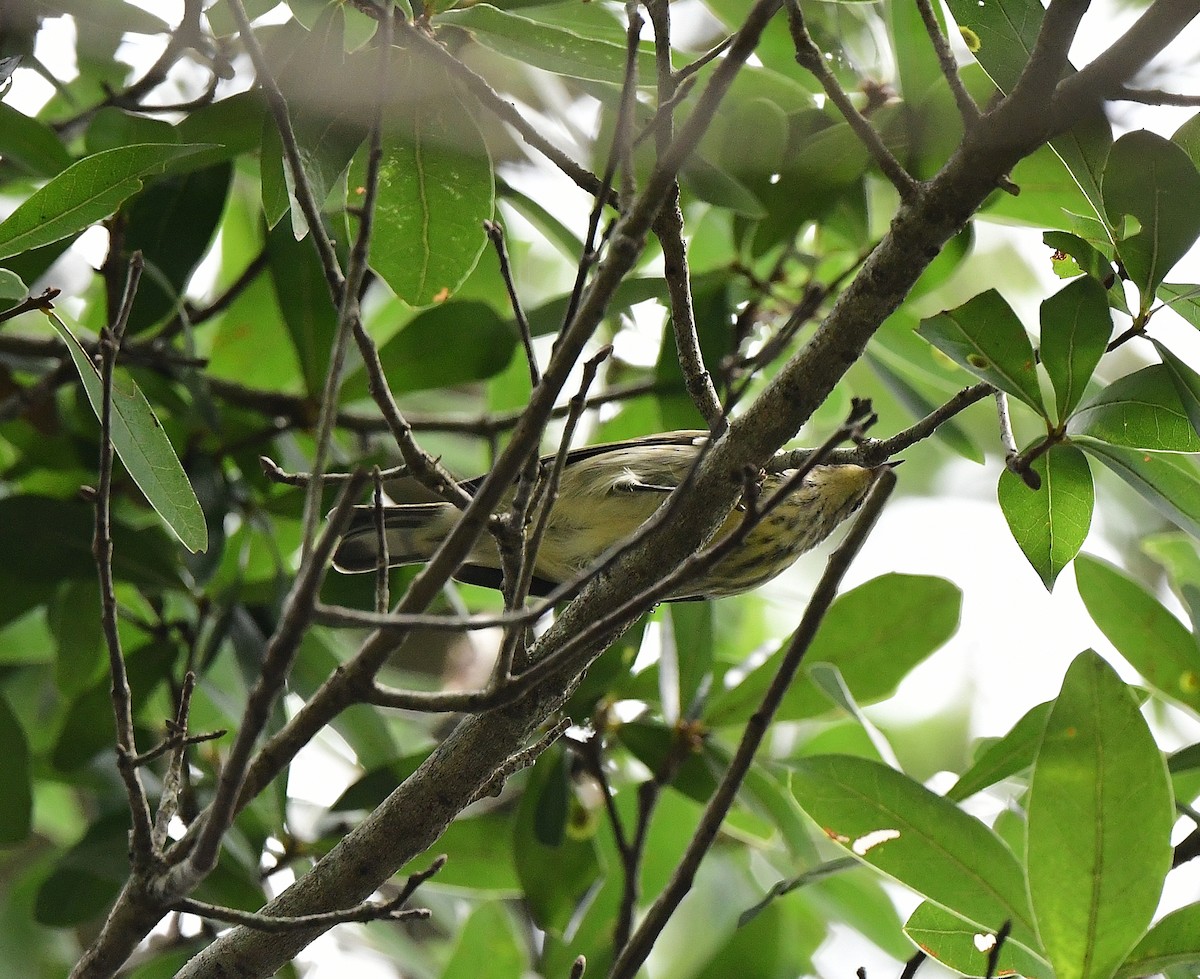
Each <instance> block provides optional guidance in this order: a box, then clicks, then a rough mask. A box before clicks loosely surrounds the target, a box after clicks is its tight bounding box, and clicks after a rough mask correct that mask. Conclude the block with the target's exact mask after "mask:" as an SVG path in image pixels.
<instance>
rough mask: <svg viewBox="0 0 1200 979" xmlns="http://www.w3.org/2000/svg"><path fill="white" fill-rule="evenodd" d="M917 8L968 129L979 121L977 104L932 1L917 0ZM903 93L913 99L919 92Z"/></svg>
mask: <svg viewBox="0 0 1200 979" xmlns="http://www.w3.org/2000/svg"><path fill="white" fill-rule="evenodd" d="M917 10H919V11H920V12H921V20H922V22H923V23H924V24H925V31H926V33H927V34H928V35H929V40H930V42H931V43H932V44H933V50H934V52H935V53H936V54H937V59H938V64H939V65H940V66H941V69H942V75H944V76H945V78H946V83H947V84H948V85H949V86H950V91H951V92H953V93H954V101H955V103H956V104H957V105H958V112H959V115H961V116H962V119H963V125H964V126H966V127H967V128H968V129H970V128H971V127H972V126H973V125H975V123H976V122H978V121H979V116H980V112H979V106H977V105H976V104H975V100H974V99H973V98H971V94H970V93H969V92H968V91H967V89H966V86H964V85H963V83H962V78H960V77H959V74H958V62H957V61H955V60H954V52H953V51H951V50H950V42H949V41H948V40H947V39H946V35H945V34H943V33H942V25H941V24H939V23H938V20H937V15H936V14H935V13H934V10H933V3H932V2H931V0H917ZM904 95H905V97H906V98H908V99H909V100H911V101H915V100H916V99H917V97H918V96H919V95H920V93H919V92H905V93H904Z"/></svg>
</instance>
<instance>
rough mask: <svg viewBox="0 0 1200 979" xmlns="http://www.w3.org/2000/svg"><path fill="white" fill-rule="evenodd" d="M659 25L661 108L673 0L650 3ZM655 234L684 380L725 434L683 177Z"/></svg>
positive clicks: (661, 124)
mask: <svg viewBox="0 0 1200 979" xmlns="http://www.w3.org/2000/svg"><path fill="white" fill-rule="evenodd" d="M646 9H647V11H648V12H649V14H650V23H651V24H652V25H653V26H654V58H655V65H656V68H657V74H658V78H657V84H658V103H659V106H660V109H661V107H662V106H663V105H664V104H667V103H670V102H671V100H672V99H673V98H674V97H675V94H676V86H677V85H678V84H679V82H678V80H677V77H676V76H675V75H674V73H673V72H672V70H671V9H670V4H669V3H668V2H667V0H651V2H650V3H648V4H647V6H646ZM654 133H655V140H656V143H657V147H658V151H659V152H662V151H664V150H665V149H666V148H667V147H668V146H669V145H670V144H671V139H672V138H673V136H674V134H675V126H674V120H673V118H672V116H671V113H670V112H669V111H668V112H662V111H660V112H659V113H658V114H657V115H656V117H655V121H654ZM652 229H653V232H654V237H655V238H657V239H658V243H659V245H660V246H661V247H662V251H663V278H664V279H665V280H666V283H667V292H668V295H669V296H670V300H671V329H672V331H673V333H674V335H675V349H676V351H677V352H678V355H679V367H680V369H681V370H682V372H683V383H684V386H685V387H686V388H687V392H688V395H689V396H690V397H691V399H692V403H693V404H694V405H695V406H696V409H697V410H698V411H699V412H700V416H701V417H702V418H703V419H704V422H705V424H706V425H708V427H709V430H710V431H711V432H712V433H713V434H714V435H720V434H721V432H723V431H724V429H725V413H724V411H723V410H722V408H721V398H720V396H719V395H718V394H717V389H716V387H715V386H714V385H713V381H712V375H711V374H710V373H709V372H708V369H707V368H706V367H705V365H704V352H703V351H702V350H701V348H700V337H699V335H698V334H697V332H696V310H695V304H694V303H693V302H692V276H691V272H690V271H689V269H688V259H687V242H686V240H685V237H684V233H683V211H682V209H681V208H680V203H679V181H678V180H676V181H674V182H672V184H671V187H670V190H669V191H668V193H667V198H666V200H664V201H663V206H662V208H661V209H660V210H659V212H658V214H657V215H656V216H655V218H654V224H653V225H652Z"/></svg>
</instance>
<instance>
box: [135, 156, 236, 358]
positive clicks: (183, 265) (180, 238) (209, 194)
mask: <svg viewBox="0 0 1200 979" xmlns="http://www.w3.org/2000/svg"><path fill="white" fill-rule="evenodd" d="M232 172H233V171H232V168H231V166H230V164H229V163H227V162H225V163H218V164H216V165H215V166H211V167H205V168H203V169H200V170H191V171H189V172H188V173H184V174H173V175H171V176H169V177H165V178H160V179H158V180H156V181H155V182H154V183H153V184H152V185H151V186H149V187H147V188H146V189H145V190H144V191H142V192H141V193H140V194H138V195H137V196H135V197H134V198H133V199H132V200H130V201H129V203H128V204H126V205H125V207H124V208H122V212H121V213H122V215H123V216H124V218H125V238H124V244H123V248H124V252H125V253H126V254H132V253H133V252H135V251H140V252H141V253H142V256H143V258H144V259H145V261H146V274H145V275H143V276H142V279H141V283H140V284H139V286H138V292H137V296H136V298H135V299H134V302H133V309H132V310H131V312H130V316H129V327H128V333H129V334H130V335H133V334H136V333H139V332H141V331H143V330H145V329H146V328H148V327H150V326H152V325H153V324H155V323H157V322H158V321H159V320H161V319H162V318H163V317H164V316H166V315H167V314H169V313H171V312H172V311H174V310H175V308H176V306H177V305H178V304H179V301H180V296H181V295H182V293H183V291H184V288H185V287H186V286H187V283H188V280H189V279H190V278H191V275H192V272H193V271H195V268H196V266H197V265H198V264H199V262H200V260H201V259H202V258H203V257H204V253H205V252H206V251H208V248H209V245H210V244H211V243H212V238H213V234H214V232H215V231H216V229H217V224H218V222H219V221H220V219H221V214H222V212H223V211H224V209H225V198H226V196H227V195H228V193H229V182H230V177H231V175H232Z"/></svg>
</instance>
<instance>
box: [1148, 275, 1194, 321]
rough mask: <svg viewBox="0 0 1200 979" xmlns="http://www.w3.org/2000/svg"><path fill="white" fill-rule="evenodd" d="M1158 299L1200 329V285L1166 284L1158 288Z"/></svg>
mask: <svg viewBox="0 0 1200 979" xmlns="http://www.w3.org/2000/svg"><path fill="white" fill-rule="evenodd" d="M1158 298H1159V299H1161V300H1162V301H1163V302H1164V303H1165V304H1166V305H1168V306H1170V307H1171V308H1172V309H1173V310H1175V312H1177V313H1178V314H1179V315H1180V316H1182V317H1183V318H1184V319H1185V320H1187V321H1188V322H1189V323H1191V324H1192V326H1194V327H1196V328H1197V329H1200V285H1188V284H1186V283H1171V282H1164V283H1163V284H1162V285H1161V286H1159V287H1158Z"/></svg>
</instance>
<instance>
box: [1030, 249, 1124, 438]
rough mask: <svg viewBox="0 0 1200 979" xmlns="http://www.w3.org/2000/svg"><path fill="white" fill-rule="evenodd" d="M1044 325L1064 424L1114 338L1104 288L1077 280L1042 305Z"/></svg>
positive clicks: (1045, 354) (1044, 349) (1046, 357)
mask: <svg viewBox="0 0 1200 979" xmlns="http://www.w3.org/2000/svg"><path fill="white" fill-rule="evenodd" d="M1046 237H1049V232H1048V233H1047V235H1046ZM1041 323H1042V336H1041V355H1042V364H1043V365H1044V366H1045V368H1046V373H1047V374H1049V375H1050V380H1051V382H1053V384H1054V392H1055V401H1056V403H1057V407H1058V421H1059V424H1062V423H1064V422H1065V421H1066V420H1067V418H1068V417H1070V414H1071V412H1072V411H1074V410H1075V406H1076V405H1078V404H1079V402H1080V400H1081V399H1082V398H1083V390H1084V388H1085V387H1086V386H1087V382H1088V381H1089V380H1090V379H1091V377H1092V372H1093V371H1094V370H1095V369H1096V365H1097V364H1098V363H1100V358H1101V357H1103V356H1104V349H1105V347H1106V346H1107V345H1108V338H1109V336H1110V335H1111V334H1112V316H1111V315H1110V314H1109V311H1108V300H1107V299H1106V298H1105V292H1104V286H1102V285H1101V284H1100V283H1099V282H1097V281H1096V280H1095V279H1093V278H1092V277H1091V276H1085V277H1083V278H1082V279H1076V280H1075V281H1074V282H1072V283H1071V284H1070V285H1068V286H1067V287H1066V288H1064V289H1062V290H1060V291H1059V292H1056V293H1055V294H1054V295H1053V296H1051V297H1050V298H1049V299H1047V300H1046V301H1045V302H1043V303H1042V315H1041Z"/></svg>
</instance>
